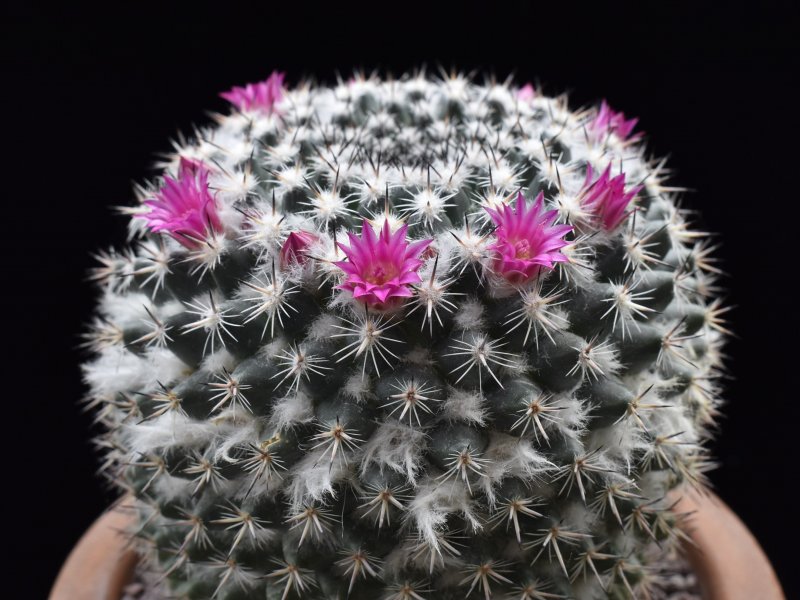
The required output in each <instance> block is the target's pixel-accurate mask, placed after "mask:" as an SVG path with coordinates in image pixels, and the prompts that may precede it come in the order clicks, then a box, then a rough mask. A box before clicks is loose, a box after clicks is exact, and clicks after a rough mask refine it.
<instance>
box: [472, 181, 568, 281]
mask: <svg viewBox="0 0 800 600" xmlns="http://www.w3.org/2000/svg"><path fill="white" fill-rule="evenodd" d="M543 199H544V195H543V194H542V192H539V195H538V196H536V200H535V201H534V204H533V206H531V207H528V206H527V203H526V201H525V197H524V196H523V195H522V192H520V193H519V194H517V201H516V206H515V208H516V211H514V210H512V209H511V206H509V205H508V204H504V205H503V206H502V208H501V209H499V210H495V209H493V208H486V212H488V213H489V215H490V216H491V217H492V221H494V223H495V225H497V229H496V230H495V235H496V237H497V241H495V242H494V243H493V244H491V245H490V246H488V248H489V249H490V250H494V251H495V256H494V271H495V272H496V273H498V274H499V275H501V276H503V277H504V278H505V279H506V280H508V281H509V282H511V283H513V284H519V283H524V282H525V281H528V280H529V279H531V278H532V277H535V276H536V275H538V273H539V271H540V270H541V269H542V268H547V269H552V268H553V267H554V266H555V263H557V262H566V260H567V257H566V256H564V255H563V254H561V252H560V251H559V250H560V249H561V248H563V247H564V246H566V245H567V244H568V242H566V241H565V240H563V239H562V238H563V237H564V236H565V235H566V234H567V233H569V232H570V231H572V227H571V226H569V225H553V221H555V219H556V217H557V215H558V211H555V210H551V211H548V212H542V209H543Z"/></svg>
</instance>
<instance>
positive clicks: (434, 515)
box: [85, 75, 725, 600]
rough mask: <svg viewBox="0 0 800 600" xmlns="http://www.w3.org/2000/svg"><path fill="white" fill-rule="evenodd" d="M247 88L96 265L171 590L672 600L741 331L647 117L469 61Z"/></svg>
mask: <svg viewBox="0 0 800 600" xmlns="http://www.w3.org/2000/svg"><path fill="white" fill-rule="evenodd" d="M224 96H225V98H226V99H228V100H229V101H230V102H231V103H232V104H233V106H234V108H233V110H232V111H231V112H230V113H229V114H226V115H217V116H216V117H215V119H216V124H215V125H213V126H210V127H205V128H202V129H200V130H198V131H197V134H196V136H195V137H194V138H192V139H191V140H181V141H180V142H178V143H176V145H175V150H174V152H173V153H172V154H171V155H169V156H168V158H167V159H166V160H165V161H164V163H163V165H161V166H162V167H163V168H164V172H163V174H162V175H161V176H160V177H159V178H158V179H157V180H155V181H153V182H152V183H149V184H147V185H145V186H142V187H141V189H140V190H139V191H140V196H141V197H140V200H141V202H140V203H139V204H138V205H137V206H135V207H133V208H129V209H126V210H125V212H127V213H128V214H129V215H130V216H131V221H130V223H131V227H130V232H131V239H132V243H131V248H130V249H128V250H125V251H122V252H115V251H110V252H107V253H103V254H102V255H101V256H100V263H101V264H100V266H99V267H98V268H97V269H96V270H95V271H94V276H95V278H96V279H97V280H98V281H99V282H100V283H101V285H102V290H103V293H102V296H101V300H100V308H99V313H100V316H99V317H98V319H97V322H96V323H95V325H94V326H93V327H92V330H91V332H90V334H89V336H88V343H89V345H90V346H91V348H92V349H93V350H94V351H95V353H96V356H95V357H94V358H93V359H92V360H91V361H90V362H88V363H87V364H86V365H85V377H86V380H87V382H88V383H89V385H90V386H91V398H92V400H93V401H94V402H95V403H96V404H97V405H98V406H99V407H100V408H99V409H98V410H99V414H100V418H101V419H102V421H103V422H104V423H105V424H106V425H107V427H108V433H107V435H106V436H105V437H104V438H103V444H104V447H105V448H107V450H108V461H107V462H106V463H105V467H106V472H107V473H109V475H110V476H111V479H112V480H113V481H114V482H115V483H116V484H118V485H119V486H120V487H121V489H123V490H125V491H126V492H127V493H129V494H131V495H132V496H133V497H135V505H136V507H137V510H138V513H139V527H138V529H137V530H136V531H135V532H134V535H135V538H136V539H137V540H138V542H139V544H138V546H139V548H140V549H141V550H142V552H143V553H144V555H145V557H146V558H148V559H150V563H149V564H150V565H151V566H152V567H153V568H156V569H158V570H160V571H162V572H163V573H164V576H165V581H166V582H167V583H168V585H169V589H170V590H171V592H170V593H171V594H172V596H171V597H185V598H210V597H215V598H226V599H233V598H265V597H266V598H270V599H277V598H281V599H288V598H302V599H312V598H325V599H334V598H342V599H343V598H352V599H357V598H366V599H375V598H386V599H392V600H401V599H402V600H410V599H417V600H419V599H421V598H424V599H428V598H465V597H483V598H487V599H488V598H499V597H505V596H506V595H508V596H509V597H513V598H520V599H523V600H525V599H542V598H562V597H564V598H566V597H570V598H602V597H613V598H624V597H629V596H632V595H637V594H638V593H639V592H640V591H641V590H645V589H646V588H647V587H648V585H649V583H650V582H651V576H650V571H649V564H650V562H651V561H652V560H654V559H655V557H657V556H658V554H659V552H660V549H663V548H665V547H668V546H669V545H670V544H671V543H672V542H674V541H676V540H677V539H678V538H679V537H680V535H681V534H680V530H679V529H678V528H677V526H676V525H677V522H678V521H679V520H680V515H676V514H674V513H673V512H672V510H671V507H670V506H671V500H670V499H668V498H667V494H668V493H669V492H670V490H672V489H673V488H675V487H676V486H678V485H681V484H684V483H688V484H690V485H693V486H695V487H702V485H703V483H704V476H703V474H704V471H705V469H706V468H707V467H708V465H709V461H708V459H707V458H706V454H705V451H704V448H703V445H702V443H703V441H704V439H705V438H706V437H707V435H708V429H709V427H710V425H711V424H712V423H713V418H714V416H715V413H716V409H717V404H718V400H717V398H716V394H715V391H716V384H715V378H716V376H717V373H718V368H719V358H720V352H719V350H720V345H721V341H722V337H723V334H724V332H725V330H724V323H723V322H722V318H721V315H722V313H723V309H721V308H720V305H719V303H718V301H716V300H714V299H713V298H710V296H711V295H713V294H714V293H715V290H716V288H715V286H714V278H715V274H716V273H717V272H718V271H717V269H716V267H715V266H714V263H713V260H712V259H711V258H710V256H709V248H708V246H707V245H706V242H705V238H704V235H703V234H701V233H698V232H694V231H692V229H691V228H690V227H689V226H688V225H687V223H686V222H685V219H684V216H685V215H684V213H683V212H682V211H681V210H679V209H678V208H676V205H675V201H674V195H675V191H676V190H675V189H674V188H670V187H667V186H666V185H665V183H664V179H665V174H666V171H665V170H664V168H663V164H662V163H659V162H655V161H652V160H648V159H646V157H645V151H644V147H643V144H642V141H641V136H640V135H639V134H636V133H634V131H633V130H634V126H635V121H634V120H626V119H625V118H624V116H623V115H621V114H620V113H616V112H614V111H613V110H611V109H610V108H609V107H608V106H607V105H606V104H605V103H603V104H602V106H601V107H600V108H599V109H595V108H590V109H585V110H579V111H576V112H573V111H571V110H569V108H568V107H567V104H566V100H565V98H563V97H557V98H551V97H547V96H544V95H542V94H541V93H539V92H538V91H537V90H534V89H533V88H532V87H531V86H530V85H527V86H524V87H522V88H519V87H515V86H513V85H511V84H509V83H505V84H497V83H494V82H488V83H486V84H484V85H479V84H476V83H474V82H472V81H469V80H467V79H466V78H464V77H462V76H459V75H451V76H443V77H442V78H440V79H433V78H429V77H426V76H424V75H414V76H407V77H403V78H401V79H398V80H387V81H381V80H379V79H377V78H374V77H363V76H357V77H355V78H353V79H352V80H350V81H348V82H341V83H340V84H339V85H337V86H336V87H333V88H327V87H315V86H310V85H302V86H300V87H298V88H295V89H290V90H289V89H285V88H284V87H283V82H282V77H281V76H279V75H273V76H272V77H270V79H268V80H267V81H266V82H262V83H260V84H254V85H250V86H247V87H245V88H234V90H232V91H231V92H229V93H227V94H225V95H224Z"/></svg>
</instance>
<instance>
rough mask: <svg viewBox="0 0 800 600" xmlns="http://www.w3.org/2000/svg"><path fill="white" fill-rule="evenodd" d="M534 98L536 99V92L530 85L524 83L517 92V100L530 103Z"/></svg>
mask: <svg viewBox="0 0 800 600" xmlns="http://www.w3.org/2000/svg"><path fill="white" fill-rule="evenodd" d="M535 97H536V90H535V89H534V88H533V85H532V84H530V83H526V84H525V85H523V86H522V87H521V88H519V90H517V99H518V100H519V101H520V102H530V101H531V100H533V99H534V98H535Z"/></svg>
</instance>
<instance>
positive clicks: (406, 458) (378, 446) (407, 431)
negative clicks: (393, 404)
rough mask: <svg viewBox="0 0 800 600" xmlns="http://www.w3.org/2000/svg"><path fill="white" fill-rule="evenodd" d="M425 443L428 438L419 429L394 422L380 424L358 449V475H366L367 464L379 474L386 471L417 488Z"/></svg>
mask: <svg viewBox="0 0 800 600" xmlns="http://www.w3.org/2000/svg"><path fill="white" fill-rule="evenodd" d="M426 443H427V436H426V435H425V434H424V433H423V432H421V431H420V430H418V429H413V428H411V427H407V426H405V425H402V424H399V423H394V422H386V423H383V424H381V425H380V426H379V427H378V429H377V430H375V432H373V434H372V436H371V437H370V438H369V440H367V443H366V444H364V446H363V447H362V449H361V450H362V452H363V453H364V454H363V459H362V462H361V472H362V473H365V472H366V470H367V468H368V467H369V465H370V464H375V465H377V466H378V468H379V469H380V470H381V471H383V469H384V468H388V469H390V470H392V471H395V472H396V473H400V474H402V475H404V476H405V477H406V479H407V480H408V482H409V483H410V484H411V485H412V486H416V484H417V477H418V475H419V471H420V470H421V468H422V456H423V453H424V451H425V447H426Z"/></svg>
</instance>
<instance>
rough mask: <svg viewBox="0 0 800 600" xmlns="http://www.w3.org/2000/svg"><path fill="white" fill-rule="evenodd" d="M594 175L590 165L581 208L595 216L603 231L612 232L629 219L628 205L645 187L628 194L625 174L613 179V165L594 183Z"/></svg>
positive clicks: (581, 194) (581, 195)
mask: <svg viewBox="0 0 800 600" xmlns="http://www.w3.org/2000/svg"><path fill="white" fill-rule="evenodd" d="M592 175H593V172H592V166H591V165H589V166H588V167H587V169H586V180H585V182H584V184H583V189H582V190H581V193H580V201H581V206H583V207H584V208H585V209H587V211H588V212H589V213H591V214H592V215H594V217H595V218H596V219H597V220H598V222H599V223H600V225H601V226H602V227H603V229H605V230H606V231H612V230H614V229H616V228H617V226H618V225H619V224H620V223H622V222H623V221H624V220H625V219H626V218H627V217H628V214H629V212H628V205H629V204H630V202H631V200H633V198H634V197H635V196H636V194H638V193H639V192H640V191H641V189H642V188H643V187H644V186H643V185H637V186H634V187H632V188H631V189H629V190H628V191H627V192H626V191H625V173H620V174H619V175H617V176H616V177H613V178H612V177H611V165H608V166H607V167H606V168H605V170H604V171H603V173H602V174H601V175H600V177H598V178H597V179H596V180H595V181H593V182H592V181H591V180H592ZM590 182H591V183H590Z"/></svg>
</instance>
